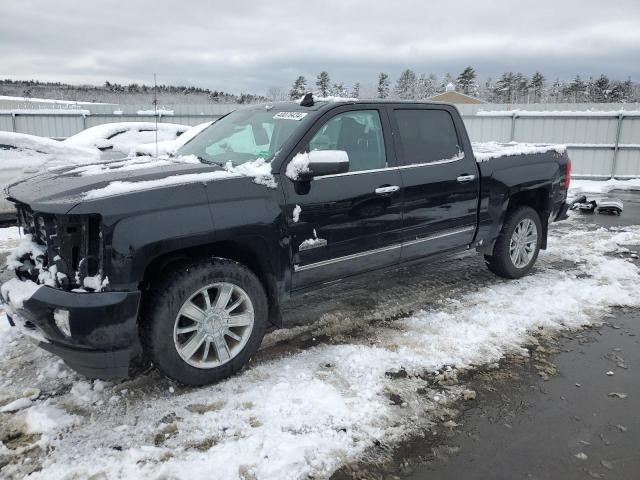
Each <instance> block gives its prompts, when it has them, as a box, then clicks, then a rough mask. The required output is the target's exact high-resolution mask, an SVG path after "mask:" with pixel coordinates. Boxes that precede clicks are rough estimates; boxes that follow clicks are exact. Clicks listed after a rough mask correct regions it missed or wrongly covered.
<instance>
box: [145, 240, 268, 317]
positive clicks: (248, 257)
mask: <svg viewBox="0 0 640 480" xmlns="http://www.w3.org/2000/svg"><path fill="white" fill-rule="evenodd" d="M211 257H222V258H226V259H229V260H235V261H236V262H238V263H241V264H243V265H244V266H245V267H247V268H249V270H251V271H252V272H253V273H255V274H256V276H257V277H258V279H259V280H260V282H261V283H262V286H263V287H264V290H265V292H266V293H267V298H268V300H269V310H270V315H269V317H270V320H271V321H272V322H274V323H276V324H279V321H280V320H279V309H278V304H279V301H278V295H277V292H276V290H275V286H274V284H273V282H272V281H270V278H269V276H270V275H269V269H268V266H267V265H266V264H265V262H264V261H263V260H261V258H260V257H259V256H258V254H257V253H256V250H255V249H254V247H253V246H251V245H246V244H243V243H240V242H232V241H222V242H216V243H211V244H207V245H201V246H198V247H189V248H185V249H181V250H175V251H172V252H168V253H165V254H163V255H160V256H159V257H156V258H154V259H153V260H152V261H151V262H149V264H148V265H147V267H146V268H145V271H144V277H143V280H142V282H141V290H142V291H143V292H147V291H149V290H150V289H151V288H152V285H153V283H154V282H155V281H156V280H157V279H158V278H161V277H162V274H163V272H165V271H167V270H169V269H173V268H178V267H180V266H181V265H185V264H188V263H191V262H193V261H195V260H198V259H206V258H211Z"/></svg>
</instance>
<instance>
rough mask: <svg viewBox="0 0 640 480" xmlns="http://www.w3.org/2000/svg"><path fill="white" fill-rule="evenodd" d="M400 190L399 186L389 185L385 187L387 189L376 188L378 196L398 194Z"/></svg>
mask: <svg viewBox="0 0 640 480" xmlns="http://www.w3.org/2000/svg"><path fill="white" fill-rule="evenodd" d="M398 190H400V187H399V186H397V185H388V186H385V187H378V188H376V193H377V194H378V195H383V194H385V193H393V192H397V191H398Z"/></svg>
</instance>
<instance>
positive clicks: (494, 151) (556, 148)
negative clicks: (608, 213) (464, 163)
mask: <svg viewBox="0 0 640 480" xmlns="http://www.w3.org/2000/svg"><path fill="white" fill-rule="evenodd" d="M471 148H472V149H473V154H474V156H475V157H476V161H477V162H486V161H487V160H490V159H492V158H500V157H510V156H513V155H530V154H533V153H545V152H557V153H565V152H566V150H567V147H566V146H565V145H544V144H539V143H516V142H510V143H498V142H473V143H471Z"/></svg>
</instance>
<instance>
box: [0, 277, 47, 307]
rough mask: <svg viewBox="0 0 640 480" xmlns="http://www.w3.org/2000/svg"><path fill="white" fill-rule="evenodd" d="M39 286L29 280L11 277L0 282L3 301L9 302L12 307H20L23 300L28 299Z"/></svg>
mask: <svg viewBox="0 0 640 480" xmlns="http://www.w3.org/2000/svg"><path fill="white" fill-rule="evenodd" d="M40 286H41V285H38V284H37V283H35V282H32V281H31V280H24V281H23V280H18V279H17V278H12V279H10V280H9V281H7V282H5V283H3V284H2V287H0V292H1V293H2V298H3V299H4V301H5V302H7V303H10V304H11V306H12V307H13V308H22V306H23V305H24V301H25V300H28V299H30V298H31V297H32V296H33V294H34V293H36V291H37V290H38V288H40Z"/></svg>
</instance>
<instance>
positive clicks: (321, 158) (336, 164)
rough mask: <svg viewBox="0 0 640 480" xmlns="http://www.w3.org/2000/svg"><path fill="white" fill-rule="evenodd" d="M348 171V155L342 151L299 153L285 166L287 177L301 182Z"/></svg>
mask: <svg viewBox="0 0 640 480" xmlns="http://www.w3.org/2000/svg"><path fill="white" fill-rule="evenodd" d="M348 171H349V155H347V152H345V151H344V150H312V151H311V152H309V153H301V154H298V155H296V156H295V157H294V158H293V160H291V162H290V163H289V165H288V166H287V176H288V177H289V178H292V179H293V180H298V181H301V182H309V181H311V180H313V179H314V178H315V177H321V176H323V175H335V174H338V173H346V172H348Z"/></svg>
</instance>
